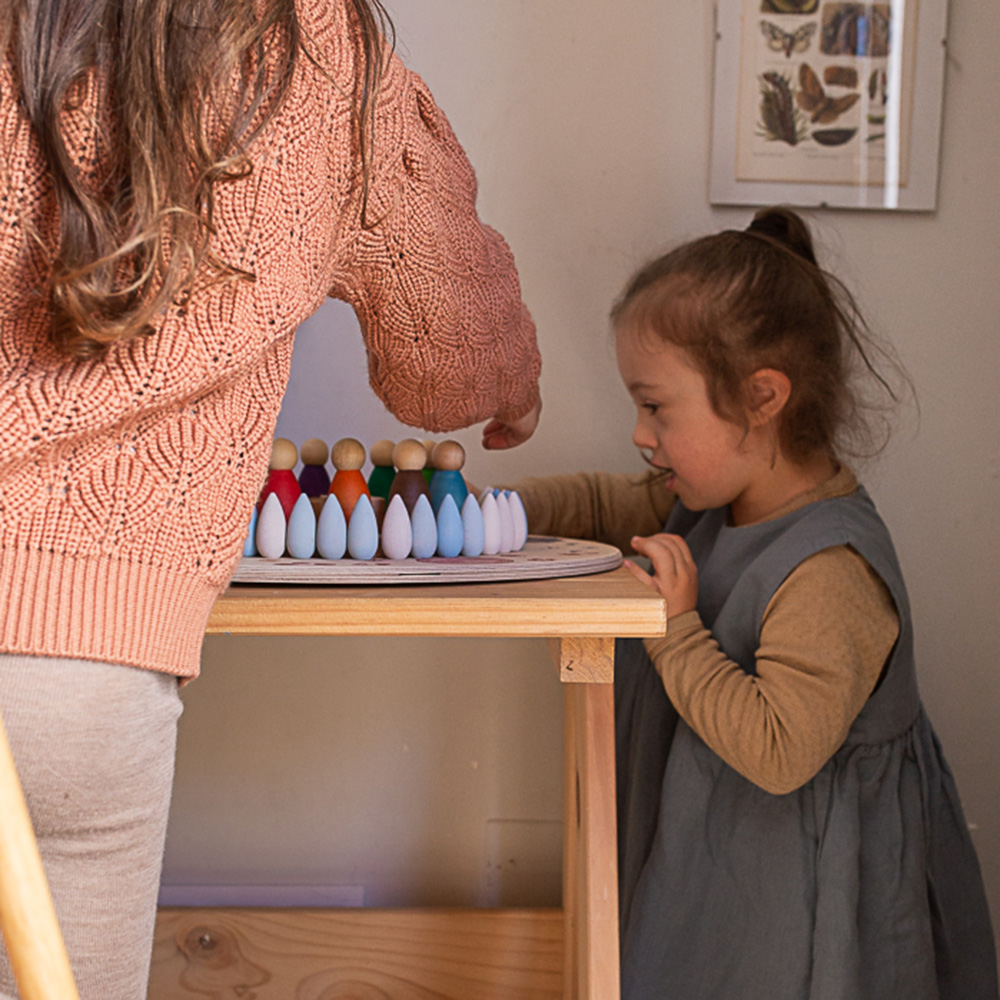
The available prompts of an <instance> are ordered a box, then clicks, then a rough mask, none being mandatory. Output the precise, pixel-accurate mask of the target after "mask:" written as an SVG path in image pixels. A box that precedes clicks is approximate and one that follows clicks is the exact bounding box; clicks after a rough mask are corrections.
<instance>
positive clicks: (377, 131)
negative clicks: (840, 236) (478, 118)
mask: <svg viewBox="0 0 1000 1000" xmlns="http://www.w3.org/2000/svg"><path fill="white" fill-rule="evenodd" d="M12 10H13V17H12V18H9V17H8V18H5V19H4V21H5V23H4V24H2V25H0V54H2V56H3V58H2V61H0V144H2V150H3V152H2V155H0V602H2V604H0V708H2V711H3V714H4V718H5V722H6V724H7V728H8V731H9V735H10V739H11V744H12V746H13V749H14V753H15V758H16V760H17V763H18V767H19V770H20V773H21V778H22V783H23V784H24V786H25V790H26V794H27V796H28V800H29V805H30V808H31V810H32V816H33V820H34V822H35V825H36V830H37V833H38V836H39V841H40V845H41V848H42V853H43V857H44V859H45V862H46V867H47V871H48V873H49V878H50V882H51V884H52V888H53V895H54V898H55V902H56V908H57V911H58V912H59V913H60V916H61V919H62V922H63V928H64V934H65V936H66V939H67V946H68V948H69V951H70V955H71V959H72V961H73V964H74V971H75V973H76V976H77V978H78V980H79V983H80V990H81V994H82V996H83V997H84V998H85V1000H86V998H87V997H94V998H97V997H99V998H100V1000H116V998H132V1000H138V998H140V997H144V996H145V983H146V976H147V971H148V959H149V949H150V941H151V934H152V927H153V918H154V912H155V898H156V890H157V883H158V878H159V867H160V860H161V855H162V846H163V838H164V831H165V825H166V814H167V805H168V800H169V789H170V783H171V780H172V772H173V749H174V741H175V733H176V719H177V716H178V714H179V712H180V703H179V701H178V698H177V686H178V685H177V678H192V677H194V676H195V675H196V674H197V672H198V664H199V652H200V647H201V639H202V633H203V631H204V626H205V621H206V618H207V616H208V613H209V610H210V608H211V606H212V602H213V601H214V599H215V598H216V596H217V595H218V594H219V593H220V592H221V590H222V589H223V588H224V587H225V585H226V582H227V580H228V579H229V576H230V574H231V572H232V570H233V568H234V566H235V564H236V562H237V560H238V558H239V555H240V551H241V548H242V543H243V537H244V534H245V526H246V524H247V523H248V520H249V515H250V510H251V506H252V504H253V502H254V499H255V497H256V494H257V492H258V489H259V487H260V485H261V482H262V480H263V477H264V474H265V471H266V465H267V459H268V455H269V451H270V443H271V439H272V436H273V431H274V424H275V420H276V418H277V414H278V410H279V406H280V403H281V398H282V394H283V392H284V389H285V385H286V382H287V379H288V372H289V364H290V361H291V355H292V342H293V338H294V333H295V330H296V327H297V326H298V325H299V324H300V323H301V322H302V321H303V320H304V319H305V318H306V317H307V316H309V315H310V314H311V313H312V312H313V311H314V310H315V309H316V308H317V307H318V306H319V305H320V303H321V302H322V301H323V299H324V298H325V297H326V296H327V295H332V296H335V297H337V298H340V299H343V300H345V301H347V302H349V303H350V304H351V305H352V306H353V308H354V310H355V312H356V314H357V316H358V319H359V321H360V324H361V329H362V333H363V335H364V338H365V344H366V347H367V352H368V359H369V378H370V382H371V386H372V388H373V390H374V391H375V392H376V393H377V394H378V396H379V397H380V398H381V399H382V400H383V402H384V403H385V405H386V406H387V407H388V408H389V409H390V410H391V411H392V412H393V413H394V414H395V415H396V416H397V417H398V418H399V419H400V420H402V421H404V422H406V423H408V424H412V425H414V426H417V427H423V428H426V429H428V430H431V431H446V430H452V429H455V428H458V427H464V426H468V425H470V424H473V423H476V422H479V421H488V423H487V425H486V427H485V429H484V444H485V445H486V446H487V447H508V446H511V445H514V444H517V443H519V442H520V441H522V440H524V439H525V438H526V437H528V436H529V435H530V434H531V432H532V431H533V430H534V426H535V423H536V421H537V417H538V412H539V396H538V373H539V367H540V362H539V356H538V350H537V347H536V343H535V335H534V326H533V324H532V321H531V318H530V316H529V315H528V312H527V310H526V309H525V307H524V305H523V303H522V301H521V296H520V289H519V283H518V277H517V272H516V270H515V268H514V263H513V258H512V256H511V253H510V251H509V249H508V247H507V246H506V244H505V243H504V241H503V239H502V238H501V237H500V236H499V235H498V234H497V233H496V232H494V231H493V230H491V229H489V228H488V227H486V226H485V225H483V224H482V223H481V222H480V221H479V219H478V217H477V214H476V208H475V198H476V182H475V176H474V174H473V171H472V169H471V167H470V165H469V163H468V161H467V159H466V157H465V155H464V153H463V152H462V149H461V147H460V146H459V145H458V143H457V141H456V140H455V137H454V135H453V133H452V130H451V128H450V126H449V124H448V122H447V120H446V119H445V117H444V115H443V114H442V113H441V111H440V110H439V109H438V108H437V107H436V105H435V103H434V101H433V98H432V97H431V95H430V93H429V92H428V90H427V88H426V86H425V85H424V84H423V82H422V81H421V80H420V79H419V78H418V77H417V76H415V75H414V74H413V73H410V72H408V71H407V70H406V69H404V67H403V66H402V65H401V63H400V62H399V61H398V60H397V59H396V58H395V57H394V56H392V55H390V54H389V52H388V46H385V45H384V42H383V34H382V31H381V30H380V29H381V26H383V25H384V24H385V22H384V21H383V19H382V12H381V8H380V7H379V5H378V3H377V0H326V2H320V0H257V2H256V3H255V4H245V3H242V2H238V0H232V2H228V0H227V2H223V0H142V2H139V0H136V2H134V3H129V4H121V3H118V2H115V0H15V2H14V3H13V4H12ZM330 348H331V364H333V363H334V361H333V357H334V356H335V352H336V344H334V343H331V345H330ZM137 668H138V669H137ZM4 966H5V962H4V961H2V960H0V996H10V995H12V991H13V984H12V982H11V978H10V972H9V970H5V969H4ZM5 990H6V991H7V992H6V993H5V992H4V991H5Z"/></svg>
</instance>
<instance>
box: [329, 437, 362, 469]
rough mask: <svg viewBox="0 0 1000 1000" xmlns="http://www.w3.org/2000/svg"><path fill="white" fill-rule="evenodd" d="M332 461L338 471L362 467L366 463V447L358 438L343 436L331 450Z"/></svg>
mask: <svg viewBox="0 0 1000 1000" xmlns="http://www.w3.org/2000/svg"><path fill="white" fill-rule="evenodd" d="M330 461H332V462H333V467H334V468H335V469H337V470H338V471H342V470H343V471H347V470H353V469H360V468H361V466H362V465H364V464H365V447H364V445H363V444H362V443H361V442H360V441H358V440H357V439H356V438H341V439H340V440H339V441H338V442H337V443H336V444H335V445H334V446H333V450H332V451H331V452H330Z"/></svg>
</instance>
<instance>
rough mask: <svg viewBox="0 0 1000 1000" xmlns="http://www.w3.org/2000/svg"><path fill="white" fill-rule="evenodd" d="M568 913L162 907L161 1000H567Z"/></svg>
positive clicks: (157, 994) (156, 968)
mask: <svg viewBox="0 0 1000 1000" xmlns="http://www.w3.org/2000/svg"><path fill="white" fill-rule="evenodd" d="M562 956H563V915H562V912H561V911H560V910H466V909H463V910H433V909H432V910H420V911H412V910H364V909H358V910H254V909H247V910H233V909H190V910H187V909H162V910H160V912H159V916H158V918H157V922H156V941H155V944H154V946H153V963H152V969H151V972H150V981H149V993H148V996H149V1000H194V998H196V997H239V996H244V997H255V998H257V1000H291V998H292V997H316V998H320V997H348V996H350V997H371V998H373V1000H374V998H388V997H391V998H392V1000H426V998H428V997H432V996H433V997H435V998H437V1000H560V998H561V997H562V996H563V991H562V981H563V968H562V966H563V957H562Z"/></svg>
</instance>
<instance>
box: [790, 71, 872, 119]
mask: <svg viewBox="0 0 1000 1000" xmlns="http://www.w3.org/2000/svg"><path fill="white" fill-rule="evenodd" d="M860 97H861V95H860V94H859V93H857V92H856V91H855V92H854V93H851V94H844V95H843V96H841V97H830V96H829V95H828V94H827V92H826V91H825V90H824V89H823V84H822V83H820V82H819V77H818V76H817V75H816V74H815V72H814V71H813V68H812V67H811V66H810V65H809V64H808V63H803V64H802V65H801V66H800V67H799V89H798V91H796V94H795V100H796V102H797V103H798V105H799V107H800V108H801V109H802V110H803V111H805V113H806V114H807V115H809V117H810V120H811V121H812V123H813V124H814V125H816V124H820V125H828V124H829V123H830V122H835V121H836V120H837V119H838V118H839V117H840V116H841V115H842V114H843V113H844V112H845V111H847V109H848V108H852V107H854V105H855V104H856V103H857V102H858V99H859V98H860Z"/></svg>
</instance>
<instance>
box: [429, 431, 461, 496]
mask: <svg viewBox="0 0 1000 1000" xmlns="http://www.w3.org/2000/svg"><path fill="white" fill-rule="evenodd" d="M433 464H434V474H433V476H431V506H432V507H433V508H434V513H435V514H437V513H438V512H439V511H440V510H441V504H442V502H443V501H444V498H445V497H446V496H449V495H451V496H452V497H454V499H455V506H456V507H457V508H458V509H459V510H461V509H462V505H463V504H464V503H465V498H466V497H467V496H468V495H469V488H468V486H466V485H465V480H464V479H463V478H462V471H461V470H462V466H463V465H465V449H464V448H463V447H462V446H461V445H460V444H459V443H458V442H457V441H442V442H440V443H439V444H437V445H435V446H434V455H433Z"/></svg>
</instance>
